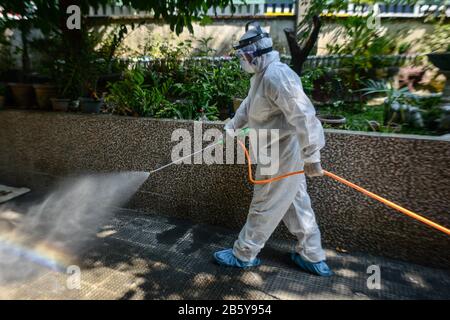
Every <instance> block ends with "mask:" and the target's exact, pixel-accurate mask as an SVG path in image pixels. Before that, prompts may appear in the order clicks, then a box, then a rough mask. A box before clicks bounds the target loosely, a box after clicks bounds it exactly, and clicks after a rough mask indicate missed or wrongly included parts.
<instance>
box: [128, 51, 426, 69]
mask: <svg viewBox="0 0 450 320" xmlns="http://www.w3.org/2000/svg"><path fill="white" fill-rule="evenodd" d="M421 56H422V55H420V54H400V55H383V56H374V58H375V59H379V60H380V61H382V62H383V66H391V67H396V66H402V65H406V64H413V63H414V62H416V61H417V59H419V58H420V57H421ZM280 58H281V61H283V62H284V63H287V64H289V63H290V61H291V57H290V56H289V55H281V57H280ZM352 58H353V56H352V55H326V56H309V57H308V58H307V60H306V61H305V64H304V65H303V69H304V70H307V69H313V68H333V69H339V68H341V67H343V66H344V63H345V62H346V61H348V60H349V59H352ZM231 59H232V57H230V56H217V57H189V58H184V59H181V60H180V62H181V63H182V64H183V65H185V66H192V65H195V64H197V65H198V64H204V63H211V64H218V63H222V62H224V61H229V60H231ZM120 61H121V62H123V63H125V64H127V65H129V66H136V65H139V66H141V67H144V68H153V67H160V66H161V65H163V64H164V63H165V62H166V60H164V59H157V58H152V57H134V58H120Z"/></svg>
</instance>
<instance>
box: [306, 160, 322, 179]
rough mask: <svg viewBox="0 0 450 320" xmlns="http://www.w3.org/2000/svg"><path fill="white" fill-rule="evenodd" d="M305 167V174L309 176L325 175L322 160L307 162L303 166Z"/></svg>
mask: <svg viewBox="0 0 450 320" xmlns="http://www.w3.org/2000/svg"><path fill="white" fill-rule="evenodd" d="M303 169H304V170H305V174H306V175H307V176H308V177H321V176H323V170H322V166H321V165H320V162H314V163H305V166H304V167H303Z"/></svg>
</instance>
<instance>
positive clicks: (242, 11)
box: [89, 0, 450, 18]
mask: <svg viewBox="0 0 450 320" xmlns="http://www.w3.org/2000/svg"><path fill="white" fill-rule="evenodd" d="M296 1H298V0H247V1H246V2H245V3H244V1H242V0H239V1H234V2H233V3H234V6H235V11H234V13H233V12H232V10H231V6H227V7H225V8H216V9H213V8H210V9H209V10H208V12H207V15H208V16H210V17H229V16H234V17H249V16H252V17H254V16H261V17H263V16H294V15H295V2H296ZM432 3H433V2H430V3H428V4H427V3H418V4H415V5H409V4H404V3H398V4H386V3H383V2H378V3H375V4H374V5H373V6H369V5H366V4H362V5H357V4H352V3H350V4H349V5H348V7H347V8H346V9H345V10H341V11H339V12H328V11H327V10H325V11H324V12H323V14H324V15H333V16H353V15H366V14H368V13H369V12H374V13H375V14H376V15H379V16H380V17H381V18H395V17H398V18H421V17H424V16H425V15H428V14H433V13H436V12H438V11H440V10H444V11H445V12H446V15H447V16H449V17H450V2H447V3H445V4H444V5H442V6H441V5H438V4H432ZM89 16H90V17H110V16H112V17H152V16H153V13H152V12H147V11H139V10H136V9H133V8H132V7H130V6H122V5H105V6H100V7H99V8H97V9H94V8H91V9H90V11H89Z"/></svg>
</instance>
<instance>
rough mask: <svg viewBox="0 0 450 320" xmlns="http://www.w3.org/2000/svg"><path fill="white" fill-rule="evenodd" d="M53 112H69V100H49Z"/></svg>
mask: <svg viewBox="0 0 450 320" xmlns="http://www.w3.org/2000/svg"><path fill="white" fill-rule="evenodd" d="M50 101H51V103H52V109H53V111H67V110H69V105H70V99H57V98H50Z"/></svg>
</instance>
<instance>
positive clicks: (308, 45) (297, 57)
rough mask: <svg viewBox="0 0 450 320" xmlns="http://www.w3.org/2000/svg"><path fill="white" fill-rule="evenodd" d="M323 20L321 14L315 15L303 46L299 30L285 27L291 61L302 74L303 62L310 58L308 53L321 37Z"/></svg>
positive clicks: (298, 72) (299, 73) (294, 68)
mask: <svg viewBox="0 0 450 320" xmlns="http://www.w3.org/2000/svg"><path fill="white" fill-rule="evenodd" d="M321 25H322V24H321V22H320V18H319V16H314V17H313V29H312V32H311V34H310V36H309V37H308V39H307V40H306V42H305V45H304V46H303V47H300V45H299V44H298V41H297V32H296V31H295V30H293V29H291V28H286V29H284V34H285V35H286V39H287V42H288V45H289V51H290V53H291V63H292V68H293V70H294V71H295V72H296V73H297V74H298V75H299V76H300V75H301V73H302V69H303V64H304V63H305V61H306V59H308V55H309V53H310V52H311V50H312V48H314V45H315V43H316V41H317V39H318V38H319V32H320V27H321Z"/></svg>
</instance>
